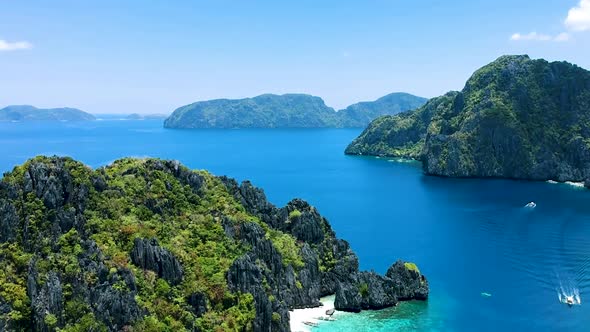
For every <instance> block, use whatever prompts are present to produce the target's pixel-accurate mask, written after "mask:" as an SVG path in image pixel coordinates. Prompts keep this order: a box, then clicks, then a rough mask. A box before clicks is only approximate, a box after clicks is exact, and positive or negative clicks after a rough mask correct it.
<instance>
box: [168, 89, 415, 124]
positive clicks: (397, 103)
mask: <svg viewBox="0 0 590 332" xmlns="http://www.w3.org/2000/svg"><path fill="white" fill-rule="evenodd" d="M425 101H426V99H424V98H421V97H416V96H413V95H410V94H406V93H393V94H390V95H387V96H385V97H383V98H380V99H378V100H376V101H374V102H363V103H358V104H354V105H351V106H350V107H348V108H346V109H344V110H341V111H338V112H335V111H334V109H332V108H330V107H328V106H326V104H325V103H324V101H323V100H322V99H321V98H319V97H314V96H309V95H302V94H286V95H281V96H277V95H271V94H265V95H261V96H257V97H254V98H246V99H238V100H229V99H218V100H210V101H202V102H197V103H193V104H190V105H186V106H183V107H180V108H178V109H177V110H175V111H174V113H172V115H171V116H170V117H168V119H166V121H165V122H164V126H165V127H168V128H279V127H291V128H319V127H363V126H366V125H367V124H368V123H369V122H370V121H371V120H373V119H375V118H376V117H378V116H381V115H385V114H396V113H399V112H402V111H408V110H411V109H415V108H417V107H420V106H421V105H423V104H424V102H425Z"/></svg>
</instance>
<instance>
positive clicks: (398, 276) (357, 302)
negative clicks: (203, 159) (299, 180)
mask: <svg viewBox="0 0 590 332" xmlns="http://www.w3.org/2000/svg"><path fill="white" fill-rule="evenodd" d="M0 223H1V225H0V262H2V269H0V330H2V331H5V330H10V331H57V330H59V331H70V332H71V331H121V330H123V331H213V330H215V331H288V330H289V309H294V308H305V307H313V306H318V305H319V301H318V299H319V298H320V297H321V296H324V295H327V294H335V297H336V298H335V305H336V309H338V310H345V311H360V310H363V309H381V308H386V307H390V306H394V305H396V304H397V303H398V301H404V300H410V299H418V300H425V299H426V298H427V297H428V292H429V287H428V282H427V280H426V278H425V277H424V276H423V275H422V274H421V273H420V271H419V269H418V267H417V266H416V265H415V264H413V263H408V262H402V261H398V262H396V263H395V264H393V265H392V266H391V267H390V268H389V270H388V271H387V273H386V274H385V275H379V274H376V273H375V272H365V271H359V263H358V258H357V256H356V255H355V253H354V252H353V251H352V250H351V248H350V246H349V244H348V243H347V242H346V241H344V240H341V239H338V238H337V237H336V235H335V233H334V231H333V230H332V228H331V227H330V224H329V223H328V221H327V220H326V219H325V218H323V217H322V216H321V215H320V214H319V213H318V211H317V210H316V209H315V208H314V207H313V206H311V205H309V204H308V203H307V202H305V201H303V200H300V199H294V200H292V201H291V202H289V203H288V204H287V205H286V206H285V207H282V208H278V207H275V206H274V205H272V204H271V203H269V202H268V201H267V199H266V197H265V195H264V192H263V191H262V190H261V189H258V188H256V187H254V186H253V185H252V184H251V183H250V182H248V181H245V182H243V183H241V184H238V183H237V182H236V181H235V180H233V179H231V178H228V177H224V176H221V177H217V176H213V175H211V174H210V173H208V172H206V171H192V170H189V169H188V168H186V167H184V166H183V165H181V164H180V163H178V162H176V161H165V160H159V159H131V158H126V159H120V160H117V161H115V162H114V163H112V164H111V165H108V166H106V167H101V168H98V169H95V170H93V169H91V168H89V167H87V166H85V165H83V164H82V163H80V162H77V161H75V160H73V159H70V158H63V157H43V156H40V157H36V158H34V159H31V160H29V161H27V162H26V163H24V164H23V165H21V166H17V167H15V168H14V169H13V171H11V172H8V173H6V174H4V176H3V178H2V180H1V181H0Z"/></svg>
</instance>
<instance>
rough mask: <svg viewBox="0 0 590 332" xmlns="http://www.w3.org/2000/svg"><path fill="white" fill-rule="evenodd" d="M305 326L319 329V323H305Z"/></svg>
mask: <svg viewBox="0 0 590 332" xmlns="http://www.w3.org/2000/svg"><path fill="white" fill-rule="evenodd" d="M303 324H305V325H307V326H313V327H317V326H318V323H314V322H303Z"/></svg>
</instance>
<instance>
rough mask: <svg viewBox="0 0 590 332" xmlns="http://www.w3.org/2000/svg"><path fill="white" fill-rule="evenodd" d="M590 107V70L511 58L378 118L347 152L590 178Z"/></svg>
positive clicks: (429, 166)
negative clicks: (423, 102)
mask: <svg viewBox="0 0 590 332" xmlns="http://www.w3.org/2000/svg"><path fill="white" fill-rule="evenodd" d="M588 105H590V71H588V70H585V69H583V68H580V67H578V66H576V65H573V64H570V63H567V62H548V61H545V60H543V59H531V58H529V57H528V56H527V55H507V56H502V57H500V58H498V59H497V60H495V61H494V62H492V63H490V64H488V65H486V66H484V67H482V68H480V69H479V70H477V71H476V72H475V73H473V75H472V76H471V77H470V78H469V80H468V81H467V82H466V84H465V87H464V88H463V90H462V91H461V92H449V93H447V94H445V95H444V96H441V97H437V98H433V99H431V100H430V101H429V102H428V103H426V105H424V106H422V107H420V108H418V109H416V110H414V111H410V112H406V113H402V114H398V115H394V116H385V117H381V118H378V119H376V120H374V121H373V122H372V123H371V124H370V125H369V126H368V127H367V128H366V129H365V130H364V131H363V133H362V134H361V135H360V136H359V137H358V138H356V139H355V140H354V141H353V142H352V143H351V144H350V145H349V146H348V147H347V148H346V151H345V153H347V154H355V155H358V154H362V155H376V156H389V157H404V158H412V159H417V160H420V161H422V165H423V169H424V172H425V173H426V174H429V175H436V176H445V177H478V178H481V177H490V178H509V179H527V180H537V181H545V180H556V181H560V182H564V181H575V182H581V181H585V180H586V179H588V178H589V177H590V145H588V143H587V142H588V139H589V138H590V111H589V110H590V107H589V106H588ZM588 186H590V183H589V184H588Z"/></svg>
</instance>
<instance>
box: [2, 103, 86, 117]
mask: <svg viewBox="0 0 590 332" xmlns="http://www.w3.org/2000/svg"><path fill="white" fill-rule="evenodd" d="M92 120H95V117H94V116H93V115H92V114H90V113H86V112H83V111H81V110H79V109H75V108H68V107H63V108H47V109H42V108H36V107H34V106H29V105H14V106H7V107H5V108H2V109H0V121H92Z"/></svg>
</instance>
